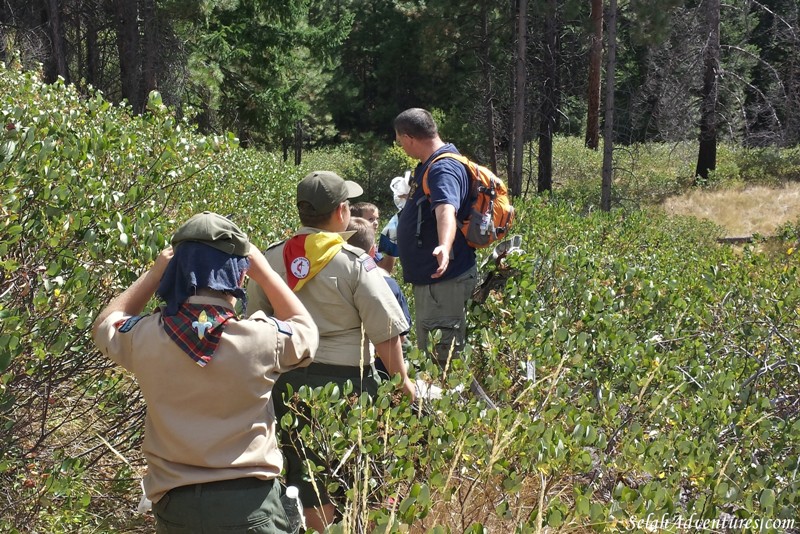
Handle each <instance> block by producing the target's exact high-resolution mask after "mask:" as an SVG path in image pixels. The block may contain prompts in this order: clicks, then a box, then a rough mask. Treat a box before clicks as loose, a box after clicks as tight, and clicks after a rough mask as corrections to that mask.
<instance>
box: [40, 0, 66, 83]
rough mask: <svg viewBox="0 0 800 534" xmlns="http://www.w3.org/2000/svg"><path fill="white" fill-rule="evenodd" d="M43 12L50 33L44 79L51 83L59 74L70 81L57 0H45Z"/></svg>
mask: <svg viewBox="0 0 800 534" xmlns="http://www.w3.org/2000/svg"><path fill="white" fill-rule="evenodd" d="M45 13H46V17H47V20H46V22H47V26H48V28H49V30H50V31H49V33H50V45H51V46H50V54H51V56H50V62H49V64H48V67H47V68H46V69H45V81H46V82H47V83H53V82H55V81H56V79H58V77H59V76H61V77H62V78H64V82H65V83H70V77H69V69H68V66H67V65H68V62H67V49H66V44H65V41H64V24H63V21H62V17H61V5H60V2H59V0H47V1H46V2H45Z"/></svg>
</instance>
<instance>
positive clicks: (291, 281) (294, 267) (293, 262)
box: [283, 232, 344, 293]
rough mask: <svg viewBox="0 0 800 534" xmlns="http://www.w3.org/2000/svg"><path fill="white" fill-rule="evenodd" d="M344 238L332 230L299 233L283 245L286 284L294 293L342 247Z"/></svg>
mask: <svg viewBox="0 0 800 534" xmlns="http://www.w3.org/2000/svg"><path fill="white" fill-rule="evenodd" d="M342 245H344V239H342V236H341V235H339V234H335V233H332V232H318V233H314V234H300V235H296V236H294V237H292V238H291V239H288V240H287V241H286V245H284V247H283V263H284V265H285V266H286V284H287V285H288V286H289V287H290V288H291V289H292V291H294V292H295V293H296V292H298V291H300V289H302V287H303V285H305V283H306V282H308V281H309V280H311V279H312V278H314V276H316V274H317V273H318V272H320V271H321V270H322V268H323V267H325V266H326V265H327V264H328V262H329V261H331V260H332V259H333V258H334V257H335V256H336V254H338V253H339V251H340V250H341V249H342Z"/></svg>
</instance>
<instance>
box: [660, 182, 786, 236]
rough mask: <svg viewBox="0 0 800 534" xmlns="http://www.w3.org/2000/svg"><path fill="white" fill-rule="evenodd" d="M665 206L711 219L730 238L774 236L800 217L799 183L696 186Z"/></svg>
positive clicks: (674, 211) (668, 211) (673, 198)
mask: <svg viewBox="0 0 800 534" xmlns="http://www.w3.org/2000/svg"><path fill="white" fill-rule="evenodd" d="M662 207H663V208H664V210H665V211H666V212H667V213H669V214H670V215H688V216H694V217H697V218H700V219H709V220H711V221H713V222H714V223H716V224H718V225H719V226H721V227H723V228H724V229H725V231H726V233H727V235H728V236H730V237H740V236H750V235H753V234H760V235H763V236H771V235H773V234H774V233H775V230H776V229H777V228H778V227H779V226H781V225H782V224H784V223H786V222H794V221H797V220H798V219H800V184H798V183H789V184H787V185H786V186H785V187H783V188H780V189H772V188H768V187H763V186H756V187H748V188H742V189H725V190H718V191H707V190H702V189H696V190H693V191H690V192H688V193H687V194H685V195H681V196H678V197H671V198H668V199H667V200H666V201H664V203H663V205H662Z"/></svg>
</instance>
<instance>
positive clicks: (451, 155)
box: [422, 152, 472, 197]
mask: <svg viewBox="0 0 800 534" xmlns="http://www.w3.org/2000/svg"><path fill="white" fill-rule="evenodd" d="M444 158H450V159H454V160H456V161H459V162H461V164H462V165H464V166H465V167H467V169H469V165H470V163H471V162H470V160H469V158H467V157H465V156H462V155H461V154H456V153H455V152H442V153H441V154H439V155H438V156H436V157H435V158H433V161H431V162H430V163H429V164H428V166H427V167H426V168H425V172H424V173H423V174H422V192H423V193H425V196H427V197H429V196H431V189H430V188H429V187H428V171H430V170H431V167H433V164H434V163H436V162H437V161H439V160H442V159H444ZM467 177H468V178H469V179H472V176H471V173H470V172H469V170H467Z"/></svg>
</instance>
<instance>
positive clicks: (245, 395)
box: [95, 296, 317, 502]
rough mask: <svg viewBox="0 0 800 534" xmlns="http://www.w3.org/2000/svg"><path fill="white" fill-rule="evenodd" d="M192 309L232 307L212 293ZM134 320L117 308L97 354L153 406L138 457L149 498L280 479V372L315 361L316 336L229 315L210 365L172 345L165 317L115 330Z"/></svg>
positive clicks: (310, 328) (304, 324)
mask: <svg viewBox="0 0 800 534" xmlns="http://www.w3.org/2000/svg"><path fill="white" fill-rule="evenodd" d="M187 302H189V303H195V304H214V305H217V306H225V307H228V308H230V305H229V304H228V302H227V301H225V300H223V299H219V298H213V297H198V296H194V297H190V298H189V300H188V301H187ZM128 317H129V316H127V315H125V314H124V313H122V312H115V313H112V314H111V315H109V317H108V318H107V319H106V320H105V321H104V322H103V324H102V325H101V326H100V328H99V330H98V333H97V336H96V338H95V343H96V344H97V346H98V347H99V348H100V350H101V352H103V354H105V355H106V356H108V357H109V358H111V359H112V360H113V361H115V362H116V363H118V364H119V365H121V366H123V367H124V368H126V369H128V370H129V371H132V372H133V373H134V375H135V376H136V380H137V382H138V383H139V388H140V389H141V390H142V394H143V395H144V399H145V402H146V403H147V416H146V418H145V434H144V442H143V443H142V451H143V453H144V456H145V459H146V460H147V467H148V471H147V474H146V475H145V477H144V488H145V493H146V494H147V497H148V498H149V499H150V500H151V501H153V502H157V501H158V500H159V499H161V497H163V495H164V494H165V493H166V492H167V491H169V490H171V489H172V488H175V487H178V486H186V485H189V484H199V483H205V482H213V481H218V480H232V479H237V478H244V477H256V478H261V479H271V478H275V477H277V476H279V475H280V472H281V468H282V467H283V459H282V457H281V453H280V451H279V449H278V447H277V443H276V439H275V415H274V411H273V407H272V402H271V397H272V386H273V384H274V383H275V380H276V378H277V376H278V375H277V373H281V372H284V371H288V370H290V369H293V368H295V367H303V366H306V365H308V364H309V363H311V357H312V356H313V354H314V350H315V349H316V347H317V330H316V328H315V327H314V325H313V324H312V323H311V322H310V321H308V320H307V319H305V318H303V317H296V318H292V319H289V320H288V321H286V323H288V324H289V326H291V329H292V335H287V334H284V333H282V332H280V331H279V330H278V326H277V324H276V323H275V321H274V320H273V319H272V318H268V317H267V316H266V315H265V314H263V313H257V314H253V315H252V316H251V317H250V318H249V319H246V320H236V319H235V318H234V319H230V320H229V321H228V322H227V323H226V325H225V331H224V332H223V334H222V338H221V340H220V343H219V345H218V346H217V350H216V352H215V353H214V355H213V356H212V359H211V361H210V362H209V363H208V365H207V366H205V367H200V366H199V365H197V364H196V363H195V362H194V361H193V360H192V359H191V358H190V357H189V356H188V355H187V354H186V353H185V352H183V351H182V350H181V349H180V348H178V346H177V345H176V344H175V343H174V342H173V341H172V339H170V337H169V335H168V334H167V333H166V331H165V330H164V328H163V327H162V325H161V313H160V312H156V313H154V314H152V315H148V316H145V317H143V318H142V319H141V320H139V322H137V323H136V324H135V325H134V326H133V327H132V328H131V329H130V331H128V332H127V333H123V332H120V331H119V330H118V329H117V327H116V326H115V324H116V323H118V322H119V321H120V320H125V319H127V318H128Z"/></svg>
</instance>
